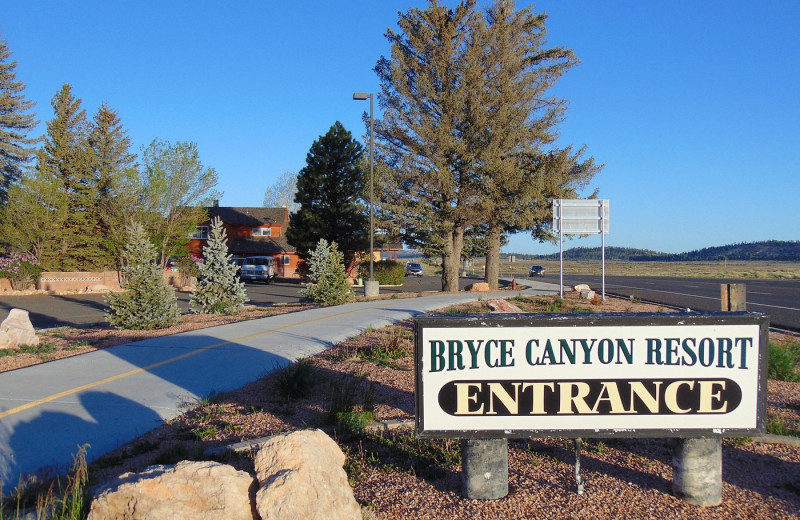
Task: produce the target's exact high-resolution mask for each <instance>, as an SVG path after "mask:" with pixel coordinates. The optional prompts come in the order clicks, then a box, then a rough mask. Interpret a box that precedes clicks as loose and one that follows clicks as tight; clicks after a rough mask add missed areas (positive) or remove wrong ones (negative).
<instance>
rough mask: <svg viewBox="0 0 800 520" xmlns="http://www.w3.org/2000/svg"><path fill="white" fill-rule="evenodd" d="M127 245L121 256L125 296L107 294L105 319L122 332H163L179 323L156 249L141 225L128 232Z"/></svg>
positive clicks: (173, 299)
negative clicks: (158, 262) (130, 330)
mask: <svg viewBox="0 0 800 520" xmlns="http://www.w3.org/2000/svg"><path fill="white" fill-rule="evenodd" d="M129 233H130V242H129V243H128V245H127V246H125V251H124V252H123V253H122V256H123V259H124V261H125V263H126V265H125V266H124V267H123V268H122V276H123V281H122V284H121V285H122V289H124V290H125V291H124V292H119V293H109V295H108V296H107V297H106V302H107V303H108V306H109V309H108V313H107V314H106V319H107V320H108V323H109V324H110V325H113V326H115V327H119V328H122V329H135V330H148V329H163V328H167V327H171V326H172V325H175V324H176V323H178V318H180V310H178V299H177V297H176V296H175V290H174V289H173V288H172V287H170V286H169V285H167V283H166V282H165V281H164V273H163V271H162V269H160V268H159V267H158V265H157V264H156V261H155V260H156V256H157V252H156V248H155V246H154V245H153V244H152V243H150V241H149V240H148V238H147V234H146V233H145V231H144V228H143V227H142V226H141V224H136V225H134V226H132V227H130V228H129Z"/></svg>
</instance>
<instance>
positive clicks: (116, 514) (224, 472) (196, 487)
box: [87, 461, 255, 520]
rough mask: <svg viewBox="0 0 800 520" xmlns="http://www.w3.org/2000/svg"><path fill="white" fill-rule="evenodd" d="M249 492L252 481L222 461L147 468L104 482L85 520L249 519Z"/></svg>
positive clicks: (251, 519)
mask: <svg viewBox="0 0 800 520" xmlns="http://www.w3.org/2000/svg"><path fill="white" fill-rule="evenodd" d="M251 488H252V489H251ZM251 491H255V479H254V478H253V477H252V476H251V475H250V474H248V473H246V472H244V471H237V470H236V469H234V468H233V467H232V466H228V465H226V464H220V463H218V462H191V461H183V462H179V463H178V464H176V465H174V466H151V467H149V468H147V469H146V470H145V471H143V472H141V473H125V474H123V475H121V476H120V477H118V478H117V479H116V480H114V481H112V482H110V483H108V484H106V486H105V487H104V489H103V490H102V491H101V492H100V493H99V494H98V495H97V497H96V498H95V499H94V500H93V501H92V504H91V508H90V510H89V516H88V518H87V520H112V519H125V520H253V507H252V501H251V496H250V493H251Z"/></svg>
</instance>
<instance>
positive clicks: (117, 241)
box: [88, 103, 141, 266]
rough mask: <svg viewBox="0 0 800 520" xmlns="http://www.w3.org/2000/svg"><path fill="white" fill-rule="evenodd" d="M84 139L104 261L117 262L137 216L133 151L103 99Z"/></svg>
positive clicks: (117, 118)
mask: <svg viewBox="0 0 800 520" xmlns="http://www.w3.org/2000/svg"><path fill="white" fill-rule="evenodd" d="M88 143H89V146H90V148H91V151H92V153H93V157H92V160H93V170H94V182H96V184H97V208H98V213H99V221H100V226H101V230H102V234H103V244H102V246H103V249H104V250H105V251H107V253H108V262H109V263H116V264H117V265H118V266H121V259H122V251H123V249H124V247H125V244H126V241H127V227H128V226H129V225H131V224H132V223H133V222H134V221H137V220H138V219H139V218H140V217H141V211H140V209H139V195H140V189H139V184H138V178H137V171H136V155H135V154H133V153H131V151H130V147H131V140H130V138H129V137H128V133H127V131H126V130H125V128H124V127H123V126H122V122H121V121H120V118H119V115H118V114H117V112H116V111H115V110H113V109H112V108H111V107H109V106H108V104H107V103H103V104H102V105H101V106H100V108H99V109H98V111H97V113H96V114H95V116H94V119H93V121H92V125H91V130H90V132H89V135H88Z"/></svg>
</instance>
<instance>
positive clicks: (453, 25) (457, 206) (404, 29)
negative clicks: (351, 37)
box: [375, 0, 482, 291]
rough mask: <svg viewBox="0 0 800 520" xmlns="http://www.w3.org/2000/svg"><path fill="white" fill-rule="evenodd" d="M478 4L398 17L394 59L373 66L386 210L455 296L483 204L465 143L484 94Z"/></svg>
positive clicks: (468, 0)
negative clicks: (436, 261) (467, 238)
mask: <svg viewBox="0 0 800 520" xmlns="http://www.w3.org/2000/svg"><path fill="white" fill-rule="evenodd" d="M476 17H477V14H476V11H475V2H474V0H462V1H461V2H459V4H458V5H457V6H456V7H455V8H454V9H449V8H448V7H446V6H443V5H439V4H437V3H436V2H433V1H432V2H431V3H430V5H429V6H428V7H427V8H426V9H416V8H412V9H409V10H408V12H406V13H401V14H400V19H399V20H398V26H399V27H400V32H394V31H392V30H389V31H388V32H387V35H386V37H387V38H388V39H389V41H390V43H391V44H392V53H391V58H384V57H382V58H381V59H380V60H379V61H378V65H377V66H376V69H375V70H376V72H377V73H378V77H379V79H380V81H381V93H380V95H379V100H380V103H381V105H382V106H383V107H384V112H383V119H382V120H381V121H378V122H376V125H375V135H376V138H377V143H376V146H377V151H378V154H379V155H380V158H381V162H383V163H385V165H386V168H385V169H384V168H380V169H379V171H382V172H383V174H382V175H381V182H380V183H379V184H380V185H381V188H382V190H381V191H382V193H381V194H380V196H381V206H382V210H383V211H385V212H386V213H387V214H386V215H382V218H384V219H387V220H393V221H394V222H396V223H397V225H398V226H399V227H400V229H401V230H402V234H403V239H404V242H406V243H407V244H409V245H411V246H412V247H420V248H422V249H423V250H424V251H425V252H426V254H427V255H430V256H433V255H440V256H441V258H442V290H444V291H458V289H459V286H458V267H459V263H460V260H461V253H462V247H463V244H464V234H465V232H466V230H467V228H468V227H469V226H470V225H471V224H473V223H474V221H475V220H476V218H477V216H478V215H477V212H476V208H475V205H474V204H475V202H476V201H477V200H479V198H480V196H481V191H480V186H479V185H478V184H477V182H476V181H475V175H476V174H475V157H474V155H475V153H474V148H473V146H472V145H474V144H475V143H470V142H467V140H465V139H464V138H463V136H464V133H465V128H466V125H467V123H468V120H467V115H468V112H467V107H468V106H469V104H470V103H472V102H473V101H472V98H473V97H474V96H475V95H476V94H479V92H478V91H476V89H475V88H474V84H475V83H478V82H479V78H478V76H479V75H480V73H481V72H482V71H480V70H479V67H478V66H477V65H478V64H479V53H480V52H479V51H480V49H479V48H478V47H477V46H475V45H473V38H474V31H473V26H474V24H475V19H476Z"/></svg>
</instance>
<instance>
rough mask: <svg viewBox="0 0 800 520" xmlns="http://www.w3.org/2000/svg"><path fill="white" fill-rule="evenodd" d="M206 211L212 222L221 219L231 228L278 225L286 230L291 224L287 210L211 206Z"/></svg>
mask: <svg viewBox="0 0 800 520" xmlns="http://www.w3.org/2000/svg"><path fill="white" fill-rule="evenodd" d="M206 211H208V218H209V219H210V220H213V219H214V217H219V218H220V220H222V222H224V223H225V224H228V225H230V226H251V227H255V226H263V225H265V224H277V225H281V226H283V227H284V228H286V227H287V226H288V224H289V212H288V211H287V209H286V208H262V207H231V206H211V207H208V208H206Z"/></svg>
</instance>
